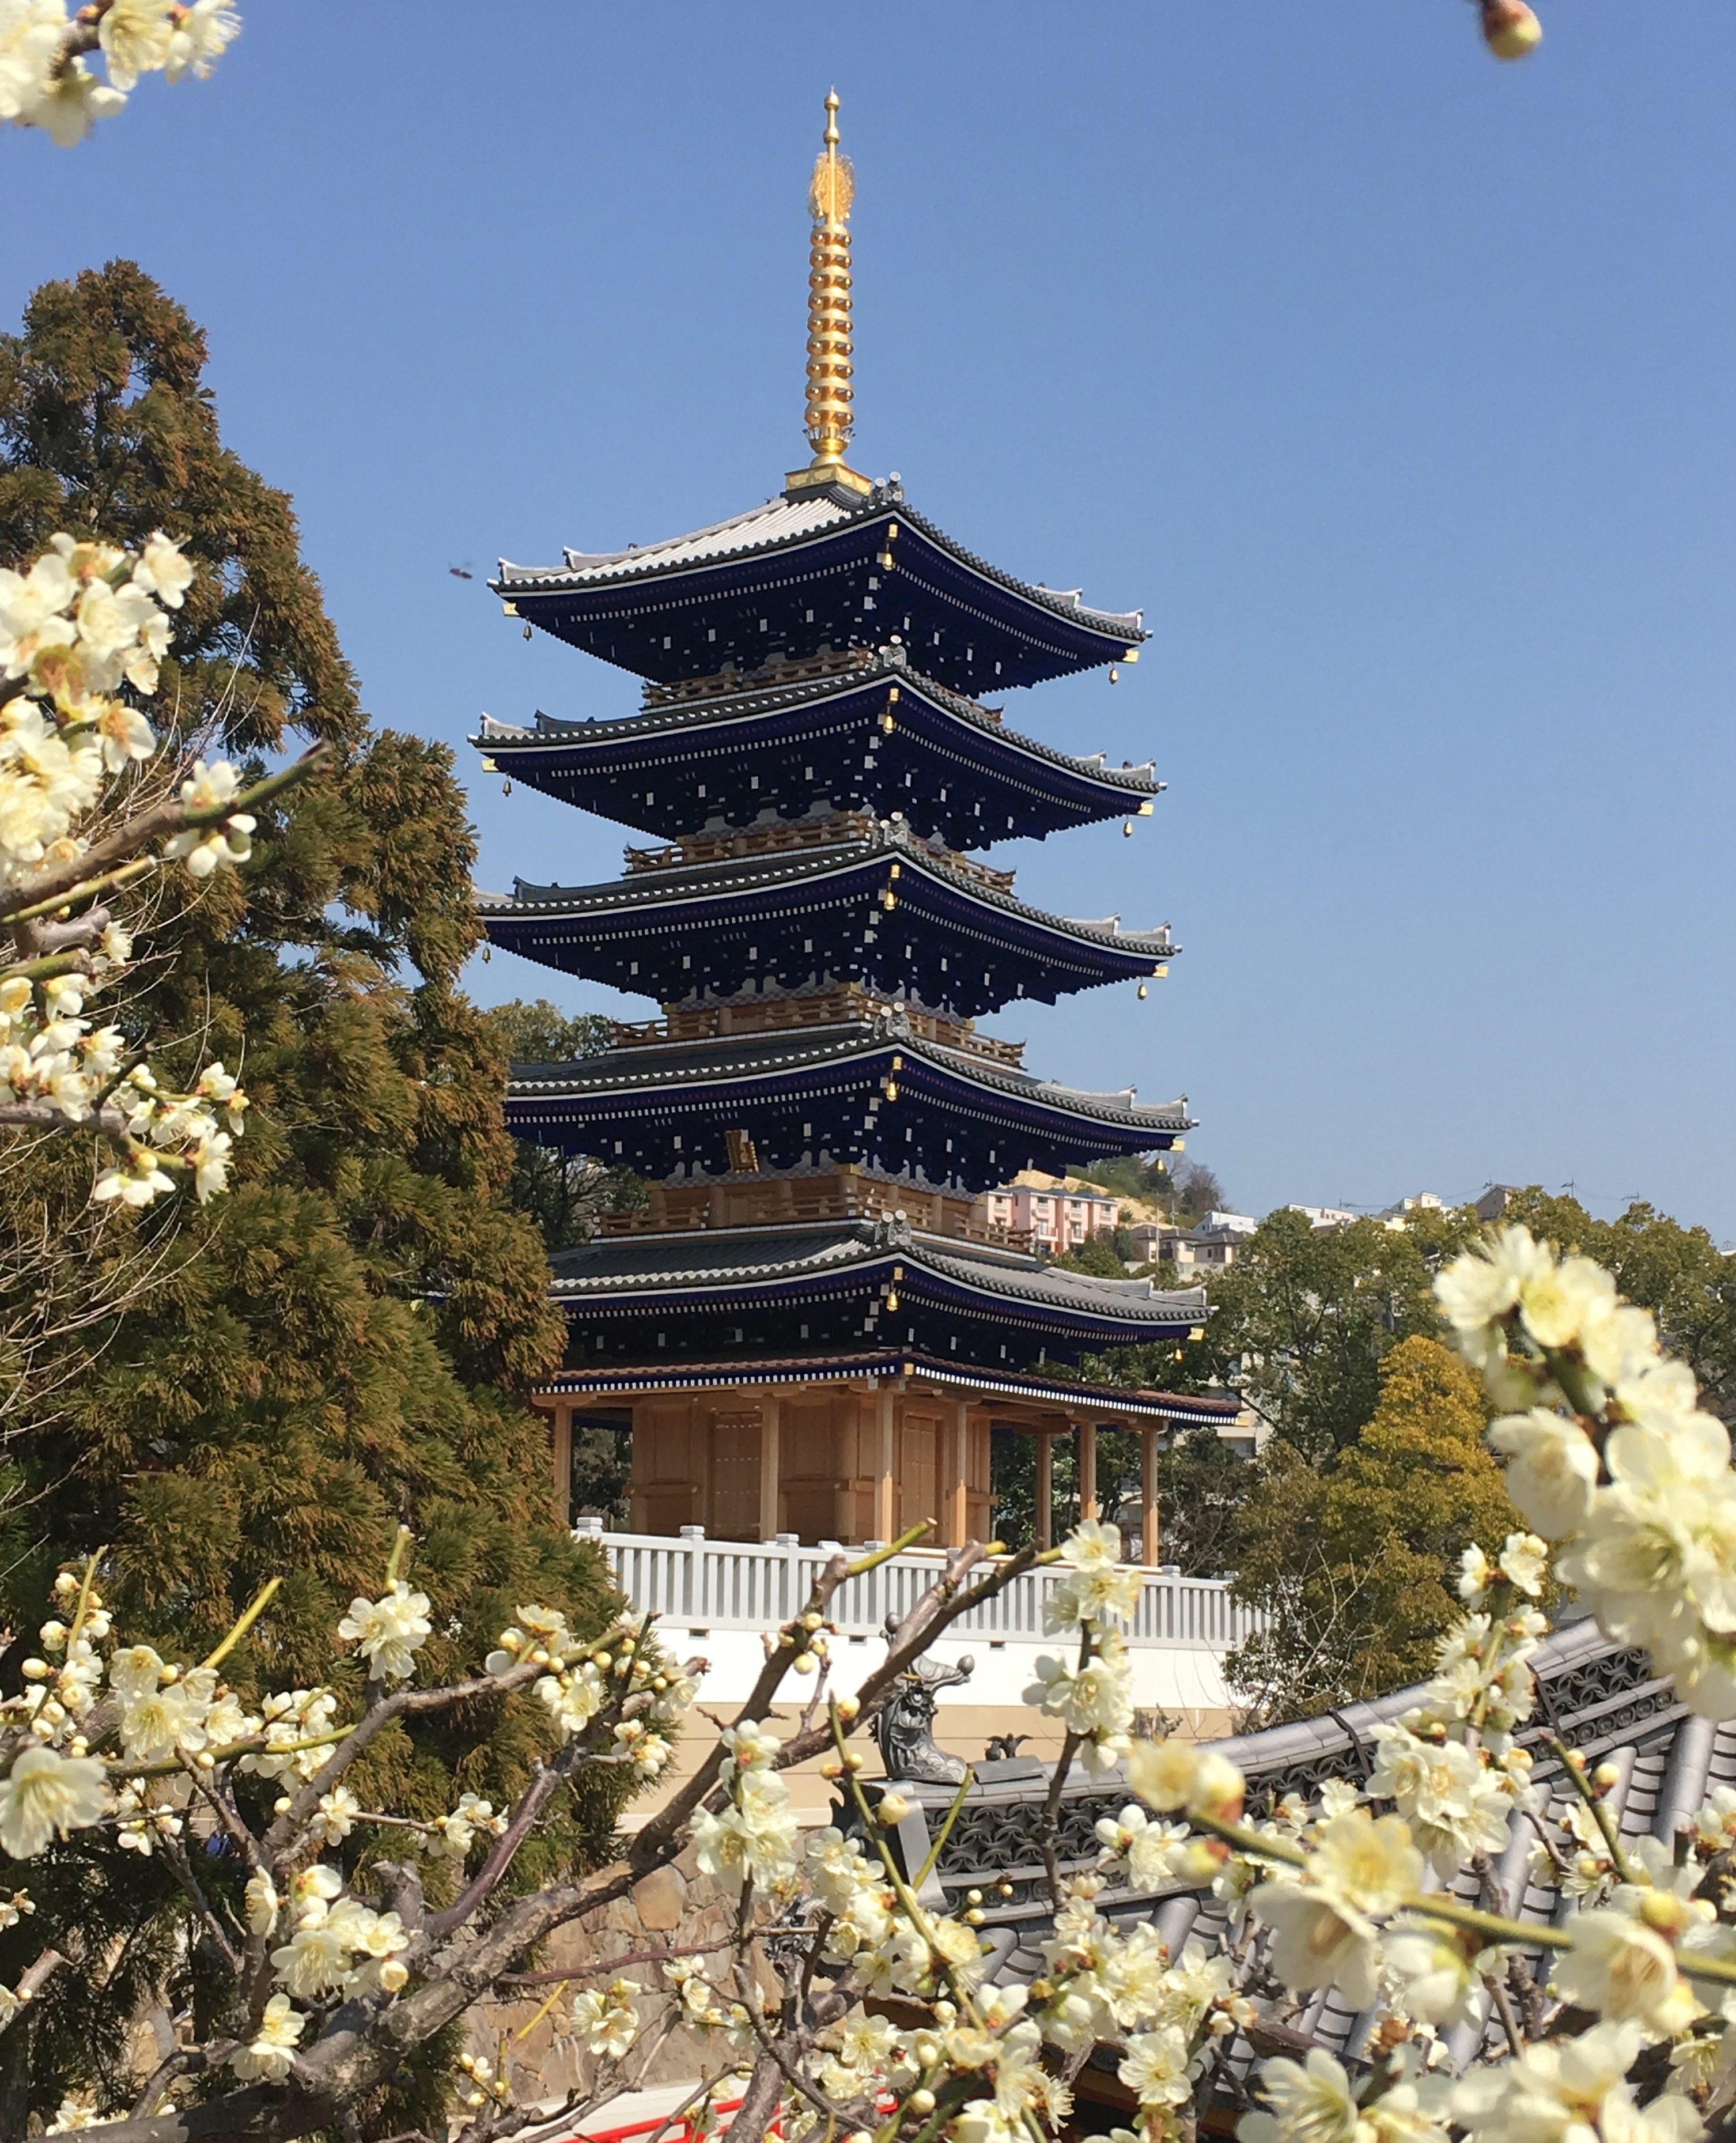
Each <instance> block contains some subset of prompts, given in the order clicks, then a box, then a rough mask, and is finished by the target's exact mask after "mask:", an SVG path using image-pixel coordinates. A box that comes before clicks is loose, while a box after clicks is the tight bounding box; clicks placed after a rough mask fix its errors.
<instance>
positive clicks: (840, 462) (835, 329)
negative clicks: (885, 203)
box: [788, 89, 873, 492]
mask: <svg viewBox="0 0 1736 2143" xmlns="http://www.w3.org/2000/svg"><path fill="white" fill-rule="evenodd" d="M824 139H825V144H826V146H825V147H824V148H823V150H821V151H820V153H819V157H818V159H817V160H816V161H815V163H814V176H813V178H812V180H810V181H809V186H808V212H809V215H811V216H812V217H813V219H814V235H813V237H812V239H811V240H809V248H808V410H807V429H808V443H809V446H811V447H812V448H813V449H814V459H813V461H812V462H811V463H809V466H808V467H807V468H805V469H797V470H794V471H793V472H792V473H791V474H790V476H789V479H788V487H789V489H790V490H792V491H804V490H809V489H811V488H813V487H816V486H819V485H823V484H842V485H843V486H845V487H847V488H848V489H849V490H851V491H856V492H866V491H869V490H872V489H873V486H872V485H871V484H870V483H869V482H868V478H866V477H863V476H858V474H857V473H856V472H855V470H854V469H853V468H848V467H847V466H846V464H845V462H844V448H846V447H847V446H848V444H849V442H850V433H851V432H852V431H853V429H854V428H855V418H854V417H853V414H852V413H851V404H852V403H853V402H854V400H855V398H856V397H855V392H854V390H853V388H852V387H851V385H850V380H851V377H852V375H853V373H854V371H855V369H856V368H855V366H854V365H853V364H852V363H851V353H852V349H853V344H852V342H851V339H850V311H851V306H850V228H849V217H850V204H851V202H852V201H853V200H854V199H855V196H856V174H855V172H854V171H853V170H852V169H851V167H850V160H849V158H848V156H839V155H838V92H837V91H836V90H835V89H834V90H828V92H827V93H826V131H825V136H824Z"/></svg>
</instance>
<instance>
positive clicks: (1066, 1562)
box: [1043, 1518, 1144, 1634]
mask: <svg viewBox="0 0 1736 2143" xmlns="http://www.w3.org/2000/svg"><path fill="white" fill-rule="evenodd" d="M1060 1563H1061V1569H1062V1570H1063V1571H1065V1572H1066V1575H1065V1576H1063V1577H1062V1578H1061V1580H1060V1581H1059V1582H1058V1583H1057V1584H1056V1586H1054V1588H1053V1589H1052V1591H1051V1592H1050V1593H1049V1595H1048V1596H1047V1598H1046V1600H1045V1601H1044V1602H1043V1627H1044V1628H1045V1629H1046V1630H1047V1631H1050V1632H1051V1634H1052V1633H1053V1632H1054V1631H1059V1630H1069V1629H1076V1628H1077V1626H1079V1625H1080V1624H1081V1622H1100V1621H1103V1620H1104V1619H1105V1617H1106V1616H1107V1617H1112V1618H1114V1619H1115V1620H1118V1621H1120V1620H1125V1618H1126V1617H1127V1616H1130V1615H1131V1614H1132V1613H1133V1611H1134V1610H1135V1607H1137V1606H1138V1605H1139V1601H1140V1586H1141V1585H1142V1583H1143V1582H1144V1581H1143V1579H1142V1578H1141V1576H1140V1572H1139V1571H1137V1570H1133V1569H1130V1568H1128V1567H1126V1566H1125V1565H1123V1563H1122V1561H1121V1535H1120V1528H1119V1527H1115V1526H1106V1525H1104V1524H1101V1523H1100V1522H1099V1521H1098V1520H1096V1518H1086V1519H1085V1520H1084V1521H1083V1522H1081V1524H1080V1525H1078V1526H1076V1527H1075V1528H1074V1529H1073V1531H1072V1532H1071V1533H1069V1534H1068V1536H1067V1537H1066V1540H1064V1541H1063V1542H1061V1556H1060Z"/></svg>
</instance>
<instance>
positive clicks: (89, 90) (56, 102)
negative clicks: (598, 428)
mask: <svg viewBox="0 0 1736 2143" xmlns="http://www.w3.org/2000/svg"><path fill="white" fill-rule="evenodd" d="M93 20H94V23H95V33H96V49H97V51H98V52H100V54H101V58H102V61H103V62H104V65H105V66H106V70H107V79H106V80H104V79H103V78H102V77H101V76H98V75H97V74H96V73H94V72H92V71H91V67H89V66H88V65H87V62H86V61H85V60H84V59H83V58H82V57H78V56H77V55H78V53H79V51H80V47H81V46H82V47H83V48H84V49H86V50H88V49H89V42H88V27H87V26H88V25H89V24H90V23H91V22H92V21H93ZM240 27H241V22H240V14H239V12H237V10H236V9H235V7H234V5H233V4H232V0H192V4H191V5H185V4H181V0H106V4H105V5H103V6H102V7H87V8H85V9H83V10H82V11H80V14H79V18H78V23H77V29H76V30H75V25H74V23H73V22H72V21H71V20H69V18H68V16H67V5H66V0H0V121H11V122H12V125H14V126H37V127H41V128H42V129H43V131H45V132H47V134H48V136H50V138H51V139H52V141H54V142H55V143H56V145H57V146H59V147H61V148H71V147H72V146H75V145H76V144H77V142H79V141H82V139H83V138H84V135H85V133H86V131H87V129H88V128H89V126H90V125H91V121H93V120H95V119H98V118H106V117H107V116H109V115H110V114H111V113H112V112H116V111H120V110H121V106H123V105H124V104H125V103H126V99H127V96H128V93H129V92H131V90H133V89H134V88H136V86H137V84H138V82H139V78H140V77H141V76H142V75H146V74H153V73H157V72H161V73H163V74H165V75H166V77H167V78H168V79H169V80H170V81H171V82H176V81H179V80H180V78H181V76H182V75H184V74H185V73H187V72H189V71H190V72H192V73H194V74H195V75H199V76H205V75H208V74H209V73H210V71H211V68H212V66H213V64H214V63H215V61H216V60H217V59H218V58H220V57H221V55H222V53H223V52H224V51H225V48H226V47H228V46H229V45H230V43H231V42H233V40H234V39H235V37H236V36H237V34H238V33H239V32H240ZM75 37H76V38H77V42H74V39H75ZM69 54H71V55H72V57H68V55H69ZM172 585H173V584H172V582H171V586H172ZM178 599H179V598H178V596H177V597H176V601H178ZM173 606H174V605H173V603H172V602H171V607H173Z"/></svg>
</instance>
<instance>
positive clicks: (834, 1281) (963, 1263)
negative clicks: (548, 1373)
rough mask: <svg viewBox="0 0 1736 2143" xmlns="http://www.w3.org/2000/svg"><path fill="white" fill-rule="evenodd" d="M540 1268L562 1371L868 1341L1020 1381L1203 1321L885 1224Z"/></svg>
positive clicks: (1090, 1280) (1151, 1295) (611, 1249)
mask: <svg viewBox="0 0 1736 2143" xmlns="http://www.w3.org/2000/svg"><path fill="white" fill-rule="evenodd" d="M553 1265H554V1270H555V1284H554V1294H555V1299H556V1300H557V1301H558V1302H561V1303H562V1304H565V1305H566V1308H567V1309H568V1311H569V1319H570V1323H571V1329H572V1331H573V1336H574V1340H575V1343H576V1344H575V1348H574V1350H573V1353H572V1354H571V1356H570V1358H569V1359H570V1360H571V1362H572V1364H573V1365H574V1366H577V1365H579V1364H583V1363H587V1362H589V1363H596V1364H606V1363H608V1362H610V1361H611V1359H612V1360H613V1361H616V1362H621V1361H635V1362H655V1360H656V1359H658V1357H659V1355H660V1354H665V1355H666V1354H670V1353H671V1352H673V1351H679V1352H680V1354H683V1355H685V1356H686V1357H688V1358H689V1359H693V1358H694V1357H695V1355H696V1354H699V1353H700V1352H701V1351H706V1350H709V1351H711V1352H715V1353H717V1354H738V1355H740V1354H746V1355H747V1356H749V1358H751V1357H752V1356H754V1354H764V1353H765V1352H767V1351H769V1350H771V1349H776V1348H777V1347H779V1345H783V1344H788V1342H789V1339H792V1338H794V1339H797V1340H798V1341H799V1344H802V1345H803V1346H804V1347H810V1348H813V1349H816V1350H818V1349H823V1348H836V1347H839V1346H847V1345H859V1344H861V1342H862V1341H863V1340H864V1339H880V1340H882V1341H883V1342H886V1343H888V1344H891V1345H893V1346H895V1347H897V1346H908V1347H919V1348H922V1349H925V1350H926V1351H927V1352H929V1353H932V1354H938V1355H940V1356H942V1357H948V1358H956V1359H959V1360H961V1361H964V1362H975V1363H978V1364H985V1363H986V1364H994V1363H996V1362H997V1361H998V1362H1003V1363H1010V1364H1013V1365H1014V1366H1016V1367H1023V1366H1025V1365H1026V1364H1028V1363H1029V1362H1030V1361H1031V1359H1032V1357H1033V1355H1039V1356H1041V1358H1042V1359H1049V1358H1051V1357H1052V1358H1053V1359H1056V1360H1059V1361H1067V1362H1076V1361H1077V1360H1078V1359H1079V1358H1080V1357H1081V1355H1082V1354H1087V1353H1091V1352H1094V1351H1096V1350H1098V1349H1102V1348H1105V1347H1114V1346H1126V1345H1129V1344H1150V1342H1151V1341H1153V1340H1179V1339H1184V1338H1185V1337H1186V1335H1187V1334H1188V1333H1189V1331H1190V1330H1191V1329H1194V1327H1196V1326H1197V1325H1198V1324H1199V1321H1200V1319H1202V1318H1203V1317H1204V1314H1205V1311H1206V1302H1205V1295H1204V1290H1203V1289H1197V1288H1190V1289H1170V1290H1167V1291H1165V1290H1162V1289H1157V1288H1155V1287H1154V1286H1153V1285H1152V1284H1151V1282H1150V1280H1149V1279H1125V1280H1113V1279H1096V1278H1095V1277H1092V1276H1091V1275H1088V1274H1083V1273H1073V1272H1065V1271H1057V1270H1056V1269H1053V1268H1051V1267H1048V1266H1045V1265H1039V1264H1038V1263H1037V1262H1036V1260H1034V1259H1031V1258H1029V1257H1026V1256H1021V1255H1017V1254H1016V1253H1014V1252H1011V1251H997V1250H994V1249H992V1248H990V1247H985V1246H978V1245H974V1244H970V1243H966V1242H962V1241H959V1240H956V1239H954V1238H952V1237H950V1236H942V1235H926V1234H919V1233H917V1231H916V1230H913V1229H912V1228H911V1227H910V1226H909V1225H908V1224H907V1222H906V1221H905V1220H904V1218H903V1215H900V1214H896V1213H895V1214H893V1215H882V1216H881V1217H880V1218H878V1219H868V1218H863V1219H860V1220H821V1221H812V1222H807V1223H799V1224H794V1225H789V1224H786V1225H778V1226H761V1227H754V1228H711V1229H704V1230H697V1231H695V1230H688V1229H683V1230H671V1231H670V1232H669V1233H666V1234H650V1233H646V1234H636V1235H626V1236H614V1235H607V1236H600V1237H598V1238H596V1240H593V1241H591V1242H589V1243H584V1244H581V1245H578V1246H577V1247H576V1249H573V1250H561V1251H559V1252H557V1253H556V1256H555V1258H554V1260H553ZM672 1334H678V1348H677V1349H672V1348H671V1336H672Z"/></svg>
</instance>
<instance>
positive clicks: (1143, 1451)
mask: <svg viewBox="0 0 1736 2143" xmlns="http://www.w3.org/2000/svg"><path fill="white" fill-rule="evenodd" d="M1162 1433H1163V1432H1162V1431H1161V1429H1160V1428H1159V1426H1158V1424H1157V1423H1155V1421H1148V1422H1147V1423H1145V1425H1144V1427H1143V1428H1142V1429H1141V1430H1140V1561H1141V1562H1143V1563H1144V1564H1145V1566H1146V1568H1147V1569H1149V1570H1155V1569H1156V1567H1157V1562H1158V1557H1159V1555H1160V1552H1161V1542H1162V1535H1161V1532H1160V1530H1159V1519H1160V1516H1161V1513H1160V1511H1159V1509H1158V1503H1157V1439H1158V1438H1159V1437H1160V1435H1161V1434H1162Z"/></svg>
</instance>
